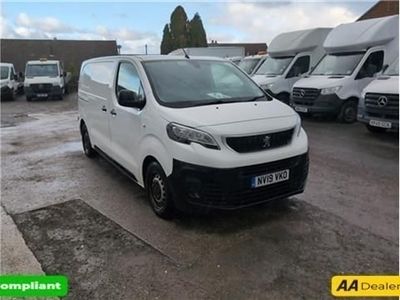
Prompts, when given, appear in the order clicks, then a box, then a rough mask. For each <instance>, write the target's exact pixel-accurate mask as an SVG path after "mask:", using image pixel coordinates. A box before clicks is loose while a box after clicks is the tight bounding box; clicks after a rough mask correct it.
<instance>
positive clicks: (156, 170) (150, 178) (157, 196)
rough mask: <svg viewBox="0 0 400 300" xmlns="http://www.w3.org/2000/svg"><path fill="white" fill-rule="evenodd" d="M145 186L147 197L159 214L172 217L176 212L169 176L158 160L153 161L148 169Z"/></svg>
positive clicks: (162, 216)
mask: <svg viewBox="0 0 400 300" xmlns="http://www.w3.org/2000/svg"><path fill="white" fill-rule="evenodd" d="M145 188H146V195H147V199H148V200H149V202H150V205H151V208H152V209H153V211H154V212H155V214H156V215H157V216H159V217H160V218H163V219H170V218H171V217H173V215H174V212H175V206H174V203H173V200H172V196H171V191H170V188H169V186H168V181H167V176H166V175H165V173H164V171H163V169H162V167H161V166H160V165H159V164H158V163H157V162H152V163H151V164H150V165H149V166H148V167H147V170H146V175H145Z"/></svg>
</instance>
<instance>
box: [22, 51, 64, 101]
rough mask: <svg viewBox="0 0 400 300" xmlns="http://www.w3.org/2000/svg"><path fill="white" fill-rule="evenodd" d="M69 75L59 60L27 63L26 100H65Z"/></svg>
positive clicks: (41, 60)
mask: <svg viewBox="0 0 400 300" xmlns="http://www.w3.org/2000/svg"><path fill="white" fill-rule="evenodd" d="M68 80H69V74H68V75H67V73H66V72H65V71H64V67H63V64H62V62H60V61H59V60H47V59H45V58H42V59H40V60H31V61H28V62H27V63H26V68H25V81H24V91H25V95H26V100H27V101H31V100H32V99H34V98H56V99H61V100H62V99H63V95H64V94H65V93H66V92H67V84H68Z"/></svg>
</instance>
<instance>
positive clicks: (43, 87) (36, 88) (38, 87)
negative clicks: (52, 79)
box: [30, 83, 53, 93]
mask: <svg viewBox="0 0 400 300" xmlns="http://www.w3.org/2000/svg"><path fill="white" fill-rule="evenodd" d="M30 87H31V89H32V91H33V92H35V93H50V92H51V89H52V87H53V85H52V84H51V83H34V84H31V85H30Z"/></svg>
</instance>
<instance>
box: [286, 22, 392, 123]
mask: <svg viewBox="0 0 400 300" xmlns="http://www.w3.org/2000/svg"><path fill="white" fill-rule="evenodd" d="M324 49H325V51H326V53H327V54H326V55H325V56H324V58H323V59H322V60H321V61H320V62H319V63H318V65H317V66H316V67H315V69H314V70H313V71H312V72H311V74H310V75H309V76H307V77H306V78H302V79H300V80H299V81H297V82H296V83H295V84H294V86H293V90H292V96H291V98H292V105H293V106H294V109H295V110H296V111H298V112H300V113H306V114H324V115H331V116H334V117H337V118H338V119H339V121H341V122H345V123H353V122H354V121H356V120H357V106H358V101H359V99H360V98H361V92H362V90H363V89H364V88H365V87H366V86H367V85H368V84H369V83H370V82H371V81H372V80H374V78H375V77H376V75H377V74H378V73H379V72H381V70H382V68H383V66H384V65H387V64H389V63H391V62H392V61H393V60H394V59H395V58H396V57H397V56H398V53H399V16H398V15H397V16H390V17H384V18H376V19H369V20H363V21H358V22H354V23H349V24H342V25H339V26H338V27H335V28H334V29H332V31H331V32H330V33H329V34H328V36H327V37H326V40H325V42H324Z"/></svg>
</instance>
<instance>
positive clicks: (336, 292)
mask: <svg viewBox="0 0 400 300" xmlns="http://www.w3.org/2000/svg"><path fill="white" fill-rule="evenodd" d="M331 292H332V295H333V296H336V297H393V296H400V276H397V275H390V276H372V275H371V276H357V275H345V276H333V277H332V281H331Z"/></svg>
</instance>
